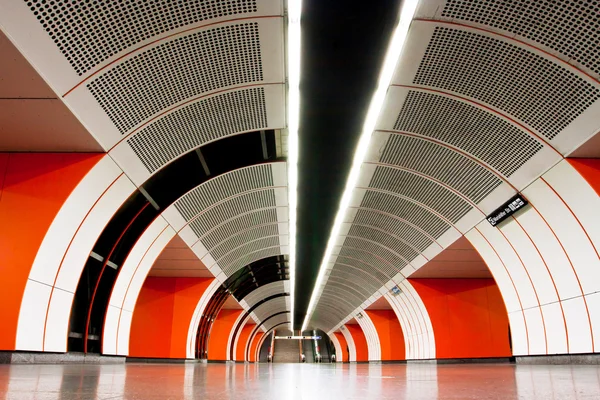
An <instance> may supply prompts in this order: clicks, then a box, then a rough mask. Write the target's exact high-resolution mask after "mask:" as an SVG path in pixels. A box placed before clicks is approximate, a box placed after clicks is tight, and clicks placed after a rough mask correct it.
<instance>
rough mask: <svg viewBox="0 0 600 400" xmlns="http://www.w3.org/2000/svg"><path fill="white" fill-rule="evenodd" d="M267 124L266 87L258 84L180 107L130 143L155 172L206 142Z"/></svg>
mask: <svg viewBox="0 0 600 400" xmlns="http://www.w3.org/2000/svg"><path fill="white" fill-rule="evenodd" d="M268 126H269V124H268V121H267V106H266V103H265V89H264V88H262V87H259V88H251V89H244V90H238V91H232V92H227V93H224V94H219V95H216V96H213V97H209V98H207V99H203V100H200V101H197V102H195V103H192V104H190V105H188V106H185V107H183V108H180V109H178V110H177V111H175V112H173V113H171V114H168V115H167V116H165V117H164V118H159V119H158V120H156V121H154V122H152V123H150V124H149V125H147V126H145V127H144V128H143V129H141V130H140V131H139V132H137V133H136V134H135V135H133V136H132V137H131V138H129V139H127V143H128V144H129V146H130V147H131V149H132V150H133V151H134V152H135V154H136V155H137V156H138V157H139V158H140V160H141V161H142V163H143V164H144V166H145V167H146V168H147V169H148V171H149V172H151V173H152V172H154V171H156V170H157V169H159V168H160V167H162V166H163V165H165V164H166V163H167V162H169V161H170V160H172V159H174V158H176V157H178V156H180V155H181V154H183V153H185V152H187V151H189V150H192V149H194V148H196V147H198V146H200V145H202V144H204V143H207V142H209V141H212V140H216V139H219V138H221V137H224V136H227V135H231V134H234V133H238V132H247V131H257V130H261V129H266V128H267V127H268Z"/></svg>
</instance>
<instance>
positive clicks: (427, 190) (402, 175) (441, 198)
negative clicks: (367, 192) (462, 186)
mask: <svg viewBox="0 0 600 400" xmlns="http://www.w3.org/2000/svg"><path fill="white" fill-rule="evenodd" d="M369 187H370V188H375V189H380V190H385V191H388V192H392V193H397V194H399V195H402V196H405V197H409V198H411V199H414V200H415V201H417V202H419V203H421V204H424V205H426V206H427V207H429V208H431V209H433V210H435V211H437V212H438V213H440V214H441V215H443V216H444V217H446V218H447V219H448V220H450V221H452V222H457V221H458V220H459V219H461V218H462V217H463V216H464V215H465V214H466V213H468V212H469V211H470V210H471V209H472V208H473V207H472V206H471V205H470V204H469V203H467V202H466V201H465V200H464V199H463V198H461V197H460V196H458V195H457V194H455V193H453V192H452V191H450V190H448V189H447V188H445V187H444V186H442V185H440V184H438V183H435V182H432V181H431V180H428V179H426V178H424V177H422V176H419V175H415V174H413V173H411V172H407V171H403V170H398V169H395V168H390V167H383V166H378V167H377V168H375V173H374V174H373V178H371V182H370V183H369Z"/></svg>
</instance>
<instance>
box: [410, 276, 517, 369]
mask: <svg viewBox="0 0 600 400" xmlns="http://www.w3.org/2000/svg"><path fill="white" fill-rule="evenodd" d="M410 283H411V284H412V285H413V287H414V288H415V290H416V291H417V292H418V293H419V296H421V299H422V300H423V303H424V304H425V307H426V308H427V312H428V313H429V318H430V319H431V323H432V325H433V332H434V335H435V346H436V356H437V358H483V357H510V356H511V351H510V347H509V342H508V316H507V314H506V309H505V307H504V302H503V301H502V296H501V295H500V290H498V286H496V283H495V282H494V280H493V279H410Z"/></svg>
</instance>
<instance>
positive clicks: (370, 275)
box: [332, 248, 389, 290]
mask: <svg viewBox="0 0 600 400" xmlns="http://www.w3.org/2000/svg"><path fill="white" fill-rule="evenodd" d="M348 266H351V267H354V268H348ZM375 266H377V264H375ZM336 268H337V270H336ZM385 269H386V267H382V268H375V267H373V266H372V265H370V264H368V263H367V262H366V261H363V260H362V258H361V253H358V254H357V252H355V251H353V250H352V249H345V248H342V250H340V254H339V255H338V257H337V260H336V262H335V266H334V271H335V272H336V274H335V276H338V277H340V278H345V279H351V276H352V275H354V276H356V277H357V278H358V276H360V274H361V273H362V274H363V276H364V279H365V281H367V282H370V284H369V286H372V287H373V288H374V289H375V290H377V289H378V286H377V284H379V283H380V282H386V281H387V280H388V279H389V278H387V277H386V275H385V273H384V272H382V271H385ZM332 275H333V273H332ZM373 281H375V282H377V284H373ZM362 284H366V282H363V283H362ZM382 284H383V283H382ZM379 286H381V285H379Z"/></svg>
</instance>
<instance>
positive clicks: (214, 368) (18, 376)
mask: <svg viewBox="0 0 600 400" xmlns="http://www.w3.org/2000/svg"><path fill="white" fill-rule="evenodd" d="M0 399H10V400H12V399H18V400H27V399H36V400H46V399H66V400H72V399H313V400H315V399H411V400H413V399H539V400H547V399H555V400H559V399H600V366H593V365H589V366H580V365H573V366H537V365H536V366H521V365H519V366H516V365H510V364H504V365H488V364H484V365H440V366H436V365H424V364H420V365H399V364H387V365H386V364H384V365H368V364H358V365H354V364H353V365H348V364H345V365H339V364H338V365H329V364H321V365H316V364H249V365H244V364H227V365H226V364H208V365H207V364H188V365H182V364H173V365H168V364H126V365H13V366H9V365H0Z"/></svg>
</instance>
